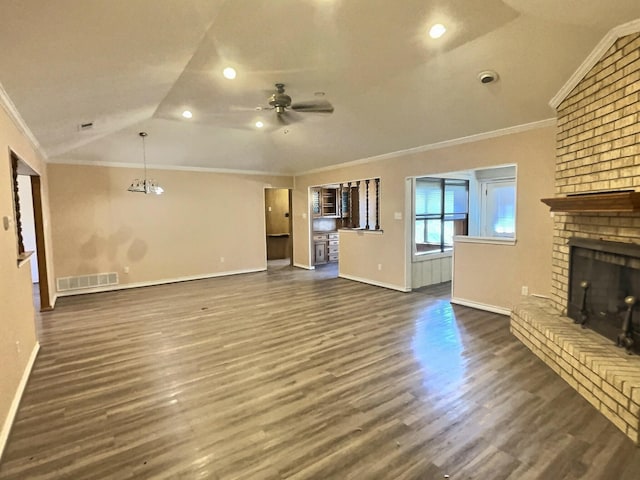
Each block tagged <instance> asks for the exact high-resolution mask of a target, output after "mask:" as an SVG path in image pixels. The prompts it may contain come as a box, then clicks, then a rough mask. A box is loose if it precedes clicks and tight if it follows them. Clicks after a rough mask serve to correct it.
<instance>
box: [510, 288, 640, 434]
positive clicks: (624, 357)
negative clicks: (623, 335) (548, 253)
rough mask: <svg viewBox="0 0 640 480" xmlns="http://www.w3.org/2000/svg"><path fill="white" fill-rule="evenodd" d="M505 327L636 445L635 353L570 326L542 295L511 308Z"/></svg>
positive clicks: (639, 396)
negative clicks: (509, 323) (509, 317)
mask: <svg viewBox="0 0 640 480" xmlns="http://www.w3.org/2000/svg"><path fill="white" fill-rule="evenodd" d="M511 332H512V333H513V334H514V335H515V336H516V337H517V338H518V339H519V340H520V341H521V342H522V343H524V344H525V345H526V346H527V347H528V348H529V349H530V350H531V351H532V352H533V353H535V354H536V355H537V356H538V357H539V358H540V359H541V360H542V361H543V362H544V363H546V364H547V365H548V366H549V367H551V368H552V369H553V370H554V371H555V372H556V373H557V374H558V375H560V376H561V377H562V378H563V379H564V380H565V381H566V382H567V383H569V385H571V386H572V387H573V388H574V389H575V390H576V391H577V392H578V393H580V395H582V396H583V397H584V398H585V399H586V400H587V401H588V402H589V403H591V404H592V405H593V406H594V407H596V408H597V409H598V410H599V411H600V412H601V413H602V414H603V415H604V416H605V417H607V418H608V419H609V420H611V421H612V422H613V423H614V424H615V425H616V426H617V427H618V428H619V429H620V430H622V431H623V432H624V433H625V434H626V435H627V436H629V438H631V439H632V440H633V441H634V442H635V443H636V445H639V446H640V438H639V437H638V431H639V430H640V356H637V355H628V354H627V353H625V351H624V350H623V349H620V348H618V347H616V346H615V345H613V343H612V342H611V341H610V340H607V339H606V338H604V337H603V336H601V335H599V334H598V333H596V332H593V331H591V330H585V329H583V328H582V327H580V326H579V325H576V324H575V323H573V320H571V319H570V318H567V317H564V316H562V315H561V314H560V312H559V311H558V310H557V309H555V308H554V306H553V302H552V301H550V300H548V299H543V298H537V297H528V298H527V299H526V300H525V301H523V302H522V303H520V304H519V305H517V306H516V307H514V309H513V312H512V314H511Z"/></svg>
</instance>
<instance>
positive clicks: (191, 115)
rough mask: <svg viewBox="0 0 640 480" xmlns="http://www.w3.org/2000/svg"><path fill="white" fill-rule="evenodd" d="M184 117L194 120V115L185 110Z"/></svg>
mask: <svg viewBox="0 0 640 480" xmlns="http://www.w3.org/2000/svg"><path fill="white" fill-rule="evenodd" d="M182 116H183V117H184V118H193V113H191V112H190V111H189V110H185V111H184V112H182Z"/></svg>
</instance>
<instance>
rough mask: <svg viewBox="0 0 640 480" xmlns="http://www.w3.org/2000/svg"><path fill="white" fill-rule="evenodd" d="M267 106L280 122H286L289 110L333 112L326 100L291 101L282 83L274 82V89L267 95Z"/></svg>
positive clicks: (289, 115)
mask: <svg viewBox="0 0 640 480" xmlns="http://www.w3.org/2000/svg"><path fill="white" fill-rule="evenodd" d="M269 105H270V107H268V108H269V109H271V110H275V111H276V114H277V118H278V121H279V122H280V123H285V124H286V123H288V121H287V120H288V119H290V118H291V112H290V110H291V111H294V112H303V113H333V105H331V103H329V102H328V101H327V100H322V99H319V100H315V101H308V102H299V103H291V97H290V96H289V95H287V94H286V93H284V83H276V91H275V92H274V93H273V94H272V95H271V96H270V97H269Z"/></svg>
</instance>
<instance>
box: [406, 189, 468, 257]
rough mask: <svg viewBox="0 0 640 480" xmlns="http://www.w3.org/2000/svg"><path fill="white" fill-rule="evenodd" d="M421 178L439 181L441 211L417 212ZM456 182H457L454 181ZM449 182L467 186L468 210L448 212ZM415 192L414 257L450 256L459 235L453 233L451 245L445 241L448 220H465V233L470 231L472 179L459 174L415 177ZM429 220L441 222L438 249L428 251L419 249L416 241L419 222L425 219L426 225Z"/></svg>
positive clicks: (413, 209)
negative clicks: (461, 176) (417, 197)
mask: <svg viewBox="0 0 640 480" xmlns="http://www.w3.org/2000/svg"><path fill="white" fill-rule="evenodd" d="M419 180H429V181H434V182H438V183H439V186H440V212H439V213H437V214H436V213H425V214H418V213H416V209H417V208H416V207H417V205H416V195H417V191H418V187H417V185H418V182H419ZM454 182H455V183H454ZM447 183H449V184H450V185H455V184H463V185H464V186H465V191H466V195H467V204H466V212H464V213H463V212H455V211H454V212H446V204H445V196H446V186H447ZM412 184H413V194H412V212H411V217H412V218H411V249H412V257H413V258H414V259H417V258H421V259H424V258H437V257H439V256H449V255H451V254H452V252H453V242H454V239H455V237H456V236H458V235H457V234H456V233H455V232H454V234H453V235H452V242H451V245H450V246H449V245H447V244H446V243H445V228H446V223H447V222H451V223H453V222H455V221H456V220H464V227H465V228H464V230H465V231H466V233H465V234H463V235H468V233H469V218H470V206H471V197H470V185H471V182H470V179H468V178H460V177H458V176H455V177H454V176H451V177H449V176H446V177H445V176H442V177H433V176H421V177H414V178H413V181H412ZM460 215H462V216H464V218H463V219H456V218H454V219H451V218H449V219H448V218H447V217H457V216H460ZM429 220H438V221H439V222H440V245H439V247H438V248H437V249H434V250H428V251H421V252H419V251H418V244H419V242H416V232H417V224H418V222H419V221H424V222H425V227H424V228H426V225H427V222H428V221H429Z"/></svg>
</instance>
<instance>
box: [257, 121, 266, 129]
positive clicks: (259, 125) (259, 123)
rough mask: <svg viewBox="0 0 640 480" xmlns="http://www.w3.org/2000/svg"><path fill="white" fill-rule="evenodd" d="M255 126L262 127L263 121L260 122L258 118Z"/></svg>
mask: <svg viewBox="0 0 640 480" xmlns="http://www.w3.org/2000/svg"><path fill="white" fill-rule="evenodd" d="M256 127H258V128H262V127H264V123H262V122H261V121H260V120H258V121H257V122H256Z"/></svg>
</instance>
